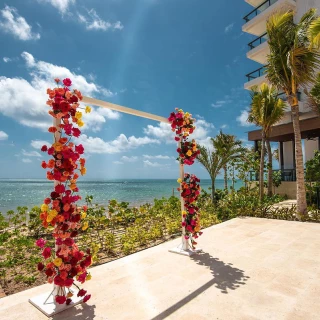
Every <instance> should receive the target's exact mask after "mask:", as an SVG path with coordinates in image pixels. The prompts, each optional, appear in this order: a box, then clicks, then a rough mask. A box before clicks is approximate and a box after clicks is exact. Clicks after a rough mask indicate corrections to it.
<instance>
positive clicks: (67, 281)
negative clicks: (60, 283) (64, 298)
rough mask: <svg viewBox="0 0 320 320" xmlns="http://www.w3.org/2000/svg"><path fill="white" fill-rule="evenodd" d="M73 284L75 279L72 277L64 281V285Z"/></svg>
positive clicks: (69, 285)
mask: <svg viewBox="0 0 320 320" xmlns="http://www.w3.org/2000/svg"><path fill="white" fill-rule="evenodd" d="M72 284H73V279H71V278H68V279H66V280H65V281H64V285H65V286H66V287H71V286H72Z"/></svg>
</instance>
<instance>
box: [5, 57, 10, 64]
mask: <svg viewBox="0 0 320 320" xmlns="http://www.w3.org/2000/svg"><path fill="white" fill-rule="evenodd" d="M3 61H4V62H5V63H8V62H10V61H11V59H10V58H8V57H3Z"/></svg>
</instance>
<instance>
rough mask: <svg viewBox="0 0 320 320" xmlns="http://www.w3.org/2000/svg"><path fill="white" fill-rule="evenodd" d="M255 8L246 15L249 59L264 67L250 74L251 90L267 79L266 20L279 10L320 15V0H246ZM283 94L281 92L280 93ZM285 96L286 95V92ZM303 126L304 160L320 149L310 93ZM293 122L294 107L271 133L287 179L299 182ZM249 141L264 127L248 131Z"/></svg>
mask: <svg viewBox="0 0 320 320" xmlns="http://www.w3.org/2000/svg"><path fill="white" fill-rule="evenodd" d="M245 1H246V2H247V3H248V4H249V5H251V6H252V7H253V9H252V11H250V12H249V13H248V14H247V15H246V16H245V17H244V25H243V27H242V30H243V31H244V32H246V33H249V34H251V35H252V37H253V39H252V41H251V42H250V43H249V44H248V51H247V58H248V59H251V60H253V61H256V62H257V63H258V64H259V65H260V66H259V67H258V68H257V69H256V70H254V71H252V72H250V73H248V74H247V75H246V78H247V81H246V82H245V84H244V88H245V89H247V90H250V89H251V88H252V87H253V86H255V85H260V84H261V83H263V82H267V80H266V76H265V73H264V69H265V67H264V66H265V65H266V63H267V55H268V53H269V47H268V42H267V41H268V39H267V34H266V21H267V19H268V18H269V17H270V16H271V15H272V14H274V13H275V12H281V11H283V12H285V11H288V10H292V11H294V13H295V20H296V21H299V20H300V18H301V17H302V16H303V14H304V13H305V12H307V11H308V10H309V9H310V8H317V9H318V13H319V14H320V0H267V1H265V0H245ZM279 94H280V95H281V92H280V93H279ZM283 99H285V94H283ZM299 108H300V127H301V136H302V139H303V140H304V141H303V145H304V161H307V160H309V159H311V158H312V157H313V155H314V151H315V150H320V118H319V117H318V116H317V115H316V114H315V113H313V112H312V111H311V110H310V109H309V108H308V107H307V104H306V96H305V94H304V93H303V92H300V93H299ZM293 133H294V131H293V125H292V119H291V112H290V107H289V105H288V108H287V109H286V112H285V116H284V117H283V119H282V120H281V122H279V123H278V124H277V125H276V126H274V128H273V130H272V134H271V141H273V142H278V143H279V162H280V168H281V171H282V178H283V181H295V154H294V150H295V146H294V135H293ZM248 140H249V141H254V142H255V145H256V146H257V143H258V141H260V140H261V130H254V131H250V132H249V133H248Z"/></svg>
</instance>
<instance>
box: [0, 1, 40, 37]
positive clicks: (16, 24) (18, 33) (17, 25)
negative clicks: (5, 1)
mask: <svg viewBox="0 0 320 320" xmlns="http://www.w3.org/2000/svg"><path fill="white" fill-rule="evenodd" d="M0 14H1V16H2V18H1V19H0V29H2V30H3V31H5V32H7V33H11V34H13V35H14V36H15V37H16V38H18V39H20V40H24V41H26V40H37V39H40V34H39V33H33V32H32V27H31V26H30V25H29V24H28V22H27V21H26V19H25V18H23V17H22V16H20V15H19V14H18V10H17V9H16V8H14V7H9V6H5V7H4V9H2V10H0Z"/></svg>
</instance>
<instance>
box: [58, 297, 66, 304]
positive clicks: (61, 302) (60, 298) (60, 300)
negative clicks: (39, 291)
mask: <svg viewBox="0 0 320 320" xmlns="http://www.w3.org/2000/svg"><path fill="white" fill-rule="evenodd" d="M66 301H67V298H66V297H65V296H56V302H57V303H59V304H64V303H65V302H66Z"/></svg>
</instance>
